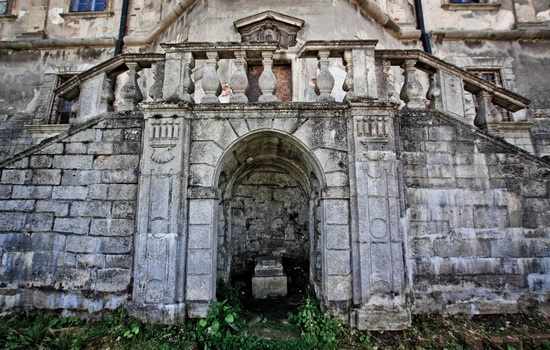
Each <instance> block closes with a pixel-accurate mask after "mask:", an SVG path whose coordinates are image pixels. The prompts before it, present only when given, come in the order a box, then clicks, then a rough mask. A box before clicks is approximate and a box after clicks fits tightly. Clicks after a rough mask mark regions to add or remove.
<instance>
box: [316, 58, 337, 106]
mask: <svg viewBox="0 0 550 350" xmlns="http://www.w3.org/2000/svg"><path fill="white" fill-rule="evenodd" d="M329 55H330V51H328V50H326V51H325V50H321V51H319V58H318V59H319V74H318V75H317V83H316V84H315V93H317V95H319V97H318V100H319V101H320V102H334V96H331V95H330V93H331V92H332V88H334V77H333V76H332V73H330V70H329V69H328V63H329V62H328V57H329Z"/></svg>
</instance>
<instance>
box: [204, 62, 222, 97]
mask: <svg viewBox="0 0 550 350" xmlns="http://www.w3.org/2000/svg"><path fill="white" fill-rule="evenodd" d="M206 57H207V58H208V59H207V60H206V66H205V67H204V75H203V77H202V89H203V90H204V94H205V95H204V97H203V98H202V100H201V103H220V100H218V96H219V95H220V93H221V91H222V85H221V83H220V78H219V77H218V71H217V69H218V60H219V56H218V53H217V52H207V53H206Z"/></svg>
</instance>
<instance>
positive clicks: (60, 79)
mask: <svg viewBox="0 0 550 350" xmlns="http://www.w3.org/2000/svg"><path fill="white" fill-rule="evenodd" d="M73 76H75V74H70V73H68V74H56V78H55V79H56V80H55V84H54V89H55V88H56V87H58V86H60V85H61V84H63V83H64V82H66V81H67V80H69V79H71V78H72V77H73ZM76 103H78V97H77V98H75V99H74V100H67V99H65V98H63V97H61V96H57V95H56V94H55V93H54V94H53V96H52V102H51V106H50V109H49V111H48V116H47V124H49V125H56V124H59V125H62V124H70V122H71V120H72V119H74V118H75V117H76V115H75V113H73V111H72V109H73V106H74V105H75V104H76ZM66 106H69V108H64V107H66ZM60 108H61V109H62V110H60Z"/></svg>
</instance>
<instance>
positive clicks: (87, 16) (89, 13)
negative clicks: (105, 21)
mask: <svg viewBox="0 0 550 350" xmlns="http://www.w3.org/2000/svg"><path fill="white" fill-rule="evenodd" d="M114 14H115V13H114V12H113V11H84V12H65V13H60V14H59V15H60V16H61V17H63V18H66V19H73V18H82V19H94V18H97V17H111V16H113V15H114Z"/></svg>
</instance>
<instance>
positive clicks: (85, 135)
mask: <svg viewBox="0 0 550 350" xmlns="http://www.w3.org/2000/svg"><path fill="white" fill-rule="evenodd" d="M66 141H67V142H86V143H89V142H100V141H101V140H100V139H99V138H98V137H97V135H96V129H86V130H82V131H80V132H78V133H76V134H74V135H71V136H69V137H68V138H67V139H66Z"/></svg>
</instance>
